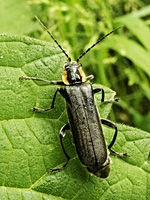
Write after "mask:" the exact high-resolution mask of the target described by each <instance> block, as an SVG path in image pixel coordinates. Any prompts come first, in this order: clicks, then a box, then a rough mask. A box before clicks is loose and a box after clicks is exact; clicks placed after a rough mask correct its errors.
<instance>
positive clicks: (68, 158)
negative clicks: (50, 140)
mask: <svg viewBox="0 0 150 200" xmlns="http://www.w3.org/2000/svg"><path fill="white" fill-rule="evenodd" d="M67 130H70V126H69V124H66V125H64V126H63V127H62V128H61V129H60V132H59V136H60V143H61V147H62V149H63V152H64V154H65V156H66V158H67V161H66V162H65V164H64V165H63V166H62V167H59V168H55V169H51V170H50V171H51V172H54V171H60V170H62V169H63V168H64V167H66V165H67V164H68V162H69V160H70V156H69V155H68V154H67V152H66V150H65V147H64V144H63V141H62V139H63V137H65V135H66V131H67Z"/></svg>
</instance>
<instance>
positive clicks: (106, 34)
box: [77, 26, 123, 62]
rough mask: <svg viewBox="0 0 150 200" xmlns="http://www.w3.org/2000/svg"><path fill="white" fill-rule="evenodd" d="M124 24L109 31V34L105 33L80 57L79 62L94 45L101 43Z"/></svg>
mask: <svg viewBox="0 0 150 200" xmlns="http://www.w3.org/2000/svg"><path fill="white" fill-rule="evenodd" d="M122 27H123V26H119V27H118V28H116V29H114V30H113V31H111V32H109V33H108V34H106V35H104V36H103V37H102V38H100V39H99V40H98V41H97V42H96V43H94V44H93V45H92V46H91V47H89V48H88V49H87V50H86V51H85V52H84V53H83V54H82V55H81V56H80V57H79V58H78V59H77V62H79V60H80V59H81V58H82V57H83V56H84V55H85V54H86V53H87V52H88V51H90V50H91V49H92V48H93V47H95V46H96V45H97V44H98V43H100V42H101V41H102V40H104V39H105V38H106V37H107V36H109V35H110V34H112V33H114V32H115V31H117V30H118V29H120V28H122Z"/></svg>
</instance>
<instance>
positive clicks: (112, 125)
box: [101, 119, 129, 156]
mask: <svg viewBox="0 0 150 200" xmlns="http://www.w3.org/2000/svg"><path fill="white" fill-rule="evenodd" d="M101 122H102V124H104V125H106V126H109V127H111V128H114V129H115V134H114V137H113V139H112V141H111V143H110V144H109V145H108V149H109V150H110V151H111V152H112V153H115V154H116V155H117V156H129V155H128V154H127V153H118V152H115V151H114V150H113V149H111V147H112V146H113V145H114V143H115V141H116V138H117V132H118V130H117V126H116V124H115V123H113V122H111V121H109V120H108V119H101Z"/></svg>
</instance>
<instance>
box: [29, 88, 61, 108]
mask: <svg viewBox="0 0 150 200" xmlns="http://www.w3.org/2000/svg"><path fill="white" fill-rule="evenodd" d="M57 92H59V93H60V94H61V95H62V96H63V97H64V90H63V89H62V88H57V90H56V92H55V94H54V97H53V101H52V104H51V107H50V108H47V109H40V108H35V107H34V108H32V110H33V111H38V112H44V111H49V110H51V109H53V108H54V103H55V99H56V95H57Z"/></svg>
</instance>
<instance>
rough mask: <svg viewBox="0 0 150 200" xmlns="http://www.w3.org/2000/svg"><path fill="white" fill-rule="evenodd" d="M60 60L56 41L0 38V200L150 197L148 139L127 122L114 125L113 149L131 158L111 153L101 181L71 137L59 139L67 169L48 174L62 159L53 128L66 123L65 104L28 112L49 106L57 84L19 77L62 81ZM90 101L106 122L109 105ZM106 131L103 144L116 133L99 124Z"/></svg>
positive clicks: (58, 100) (110, 94) (109, 93)
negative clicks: (108, 169)
mask: <svg viewBox="0 0 150 200" xmlns="http://www.w3.org/2000/svg"><path fill="white" fill-rule="evenodd" d="M65 60H66V58H65V57H64V55H63V54H62V53H61V51H60V49H59V48H58V47H56V46H55V45H54V44H49V43H45V42H42V41H38V40H34V39H31V38H27V37H19V36H9V35H0V66H1V67H0V94H1V95H0V105H1V106H0V113H1V115H0V120H1V121H0V186H1V187H0V200H2V199H4V200H5V199H11V200H17V199H18V200H21V199H23V200H26V199H27V200H30V199H32V200H34V199H36V200H40V199H44V200H54V199H55V200H57V199H62V200H65V199H75V200H78V199H80V200H82V199H83V200H85V199H86V200H91V199H93V200H96V199H102V200H107V199H111V200H120V199H130V200H134V199H148V197H149V195H150V161H149V151H150V134H149V133H147V132H144V131H141V130H138V129H135V128H132V127H127V126H125V125H119V124H118V130H119V132H118V138H117V141H116V143H115V145H114V147H113V149H114V150H116V151H118V152H124V153H125V152H127V153H128V154H130V157H126V158H119V157H117V156H114V155H111V159H112V161H113V163H112V165H111V172H110V175H109V177H108V178H107V179H100V178H98V177H96V176H94V175H93V176H91V175H90V174H89V172H88V171H87V170H86V168H85V167H84V166H82V164H81V163H80V161H79V159H78V157H77V155H76V151H75V147H74V146H73V144H72V136H71V135H70V134H69V133H67V135H66V137H65V138H64V145H65V148H66V151H67V152H68V154H69V155H70V156H71V160H70V161H69V164H68V165H67V166H66V168H65V169H64V170H62V171H60V172H57V173H50V172H48V171H49V170H50V169H51V168H55V167H57V166H61V165H62V164H63V163H64V162H65V161H66V158H65V156H64V154H63V151H62V149H61V145H60V141H59V130H60V129H61V127H62V126H63V125H64V124H65V123H67V121H68V119H67V114H66V110H65V101H64V99H63V98H62V97H61V96H60V95H59V94H58V96H57V98H56V103H55V108H54V109H53V110H51V111H49V112H45V113H37V112H35V113H34V112H32V111H31V109H30V108H33V107H34V106H36V107H39V108H48V107H50V105H51V102H52V98H53V95H54V93H55V91H56V88H57V87H56V86H53V85H48V84H46V83H43V82H38V81H27V80H22V81H21V80H19V77H21V76H30V77H38V78H43V79H47V80H61V73H62V71H63V64H64V62H65ZM93 87H103V88H104V90H105V91H106V99H110V98H114V96H115V92H113V91H112V90H110V89H109V88H106V87H104V86H100V85H93ZM95 96H96V103H97V105H98V109H99V111H100V114H101V117H103V118H106V117H107V116H108V114H109V113H110V109H111V104H108V103H101V102H100V99H101V95H100V94H96V95H95ZM104 132H105V137H106V140H107V142H108V144H109V143H110V141H111V139H112V137H113V134H114V130H113V129H110V128H106V127H104Z"/></svg>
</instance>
